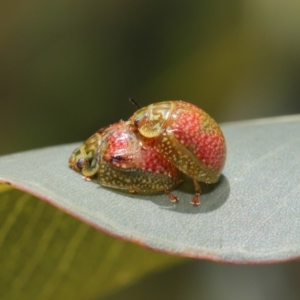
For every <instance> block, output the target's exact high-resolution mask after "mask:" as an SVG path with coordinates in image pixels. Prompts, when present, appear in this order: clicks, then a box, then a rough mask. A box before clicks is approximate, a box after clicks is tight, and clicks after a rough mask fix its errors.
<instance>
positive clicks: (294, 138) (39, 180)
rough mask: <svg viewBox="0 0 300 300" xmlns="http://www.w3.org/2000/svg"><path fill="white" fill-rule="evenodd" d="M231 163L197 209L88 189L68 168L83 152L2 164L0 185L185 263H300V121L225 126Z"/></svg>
mask: <svg viewBox="0 0 300 300" xmlns="http://www.w3.org/2000/svg"><path fill="white" fill-rule="evenodd" d="M222 129H223V132H224V135H225V137H226V141H227V148H228V156H227V162H226V166H225V169H224V171H223V175H222V176H221V178H220V181H219V183H218V184H216V185H213V186H206V185H202V190H203V193H202V195H201V205H200V206H199V207H194V206H192V205H190V203H189V202H190V200H191V197H192V196H193V189H192V187H191V184H190V183H189V182H187V183H186V184H183V185H182V186H181V187H180V188H179V189H178V190H176V191H174V194H176V195H178V196H179V199H180V202H179V203H178V204H172V203H170V202H169V200H168V198H167V197H166V196H165V195H135V194H127V193H123V192H119V191H116V190H112V189H107V188H104V187H102V186H100V185H99V184H97V183H96V182H87V181H84V180H83V179H82V177H81V176H80V175H79V174H78V173H76V172H74V171H73V170H71V169H70V168H69V167H68V158H69V156H70V154H71V152H72V151H73V150H74V149H75V148H76V147H77V146H78V145H79V144H80V143H76V144H71V145H63V146H56V147H50V148H45V149H38V150H33V151H28V152H23V153H17V154H13V155H8V156H3V157H1V158H0V181H2V182H5V183H7V184H10V185H12V186H14V187H16V188H18V189H21V190H23V191H26V192H28V193H31V194H34V195H35V196H37V197H39V198H41V199H44V200H46V201H48V202H49V203H51V204H53V205H55V206H56V207H58V208H61V209H62V210H63V211H65V212H67V213H69V214H71V215H73V216H75V217H77V218H79V219H81V220H82V221H84V222H86V223H88V224H90V225H92V226H94V227H95V228H98V229H100V230H102V231H104V232H107V233H109V234H111V235H113V236H116V237H120V238H122V239H125V240H130V241H133V242H135V243H138V244H140V245H144V246H146V247H149V248H152V249H156V250H159V251H163V252H167V253H172V254H177V255H181V256H188V257H195V258H205V259H212V260H217V261H224V262H234V263H267V262H274V261H284V260H289V259H293V258H296V257H299V256H300V222H299V220H300V171H299V170H300V150H299V149H300V135H299V133H300V117H299V116H291V117H279V118H270V119H263V120H255V121H248V122H235V123H231V124H224V125H223V126H222Z"/></svg>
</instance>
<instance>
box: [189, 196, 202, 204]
mask: <svg viewBox="0 0 300 300" xmlns="http://www.w3.org/2000/svg"><path fill="white" fill-rule="evenodd" d="M199 198H200V193H195V195H194V197H193V199H192V200H191V202H190V203H191V204H193V205H194V206H198V205H199V204H200V200H199Z"/></svg>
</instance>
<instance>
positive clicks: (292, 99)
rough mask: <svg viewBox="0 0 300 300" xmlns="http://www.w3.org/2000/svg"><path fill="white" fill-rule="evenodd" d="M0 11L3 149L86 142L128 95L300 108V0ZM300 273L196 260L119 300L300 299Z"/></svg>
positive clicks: (122, 111)
mask: <svg viewBox="0 0 300 300" xmlns="http://www.w3.org/2000/svg"><path fill="white" fill-rule="evenodd" d="M0 20H1V26H0V104H1V105H0V137H1V147H0V154H7V153H11V152H18V151H22V150H27V149H33V148H37V147H44V146H49V145H57V144H63V143H70V142H75V141H82V140H85V139H86V138H87V137H89V136H90V135H91V134H92V133H94V132H95V131H96V130H97V129H98V128H100V127H102V126H106V125H108V124H111V123H114V122H116V121H118V120H119V119H127V118H128V117H129V116H130V115H131V114H132V113H133V112H134V110H135V108H134V107H133V106H132V105H131V104H130V103H129V102H128V97H133V98H135V99H136V100H137V101H138V102H139V103H140V104H141V106H145V105H148V104H150V103H153V102H157V101H162V100H169V99H184V100H187V101H189V102H192V103H195V104H197V105H198V106H200V107H202V108H203V109H204V110H205V111H207V112H208V113H209V114H210V115H212V116H213V117H214V118H215V119H216V120H217V121H219V122H226V121H235V120H244V119H251V118H260V117H269V116H275V115H285V114H296V113H299V112H300V101H299V98H300V84H299V78H300V1H296V0H294V1H292V0H289V1H284V0H279V1H272V0H228V1H218V0H216V1H208V0H203V1H199V0H198V1H197V0H187V1H176V0H173V1H157V0H151V1H150V0H144V1H133V0H122V1H121V0H100V1H99V0H98V1H94V0H91V1H83V0H73V1H70V0H65V1H58V0H54V1H43V0H42V1H41V0H40V1H37V0H29V1H20V0H13V1H1V2H0ZM199 230H200V229H199ZM237 270H238V271H237ZM253 270H256V271H255V272H254V271H253ZM299 270H300V269H299V266H298V263H289V264H282V265H273V266H261V267H247V266H227V265H219V264H215V263H211V262H199V261H197V262H190V263H189V264H188V265H186V266H184V267H177V268H175V269H174V270H171V271H169V272H165V273H164V274H163V275H162V276H161V277H159V278H160V279H161V280H163V282H164V284H163V285H162V284H161V285H158V281H157V276H155V277H153V276H152V277H150V278H148V279H145V280H146V281H145V280H144V281H143V282H141V283H139V284H137V285H135V286H134V287H133V288H132V290H131V291H130V290H128V291H125V292H124V291H122V293H121V294H116V295H115V296H114V298H109V299H127V298H126V297H128V298H130V299H153V298H147V297H149V295H151V294H150V292H151V291H152V292H154V293H155V294H154V295H155V297H156V298H155V299H166V297H165V298H163V297H164V295H165V294H168V293H169V295H170V294H172V293H173V294H174V295H173V299H177V298H176V296H178V295H181V294H180V292H178V291H184V295H185V296H186V297H185V299H198V298H195V294H193V292H196V291H197V295H202V296H203V295H205V297H204V296H203V297H204V298H205V299H216V298H215V297H214V295H215V294H214V292H215V291H216V290H217V289H218V287H220V286H221V288H220V290H221V291H226V290H227V291H239V292H234V293H230V292H228V293H227V294H226V292H223V293H221V294H222V295H223V298H220V296H219V297H218V299H231V300H232V299H241V298H242V297H243V299H248V298H245V295H243V292H244V291H245V286H246V285H248V284H252V283H253V284H254V287H253V293H254V292H256V294H253V295H255V297H252V298H249V299H254V298H255V299H282V297H279V296H282V294H284V297H285V299H299V297H300V296H299V295H300V293H299V288H298V287H297V281H298V280H299V278H300V277H299ZM172 275H173V277H172ZM198 277H199V278H200V281H201V282H202V281H203V280H205V279H206V281H205V284H203V285H201V282H199V281H198V280H197V278H198ZM215 277H216V278H219V279H218V280H217V281H216V282H215V283H214V278H215ZM224 277H225V279H226V281H225V283H226V287H225V286H223V288H222V282H223V281H222V278H224ZM207 278H209V279H211V280H210V281H209V280H208V279H207ZM243 278H244V279H245V280H244V281H243V280H242V279H243ZM257 278H259V280H258V279H257ZM288 278H293V280H288ZM155 280H156V281H155ZM241 281H242V282H243V283H242V284H241ZM160 282H161V281H160ZM187 282H192V283H193V284H189V285H188V284H187ZM174 283H175V284H176V289H174ZM180 283H181V285H180ZM225 283H224V284H225ZM208 285H212V286H213V288H210V289H208V288H207V286H208ZM195 286H197V290H195ZM200 286H201V287H202V291H201V292H200V291H199V289H200ZM164 287H165V289H164ZM255 287H256V288H255ZM271 287H273V290H272V289H271ZM274 289H275V290H274ZM158 291H160V292H159V294H160V296H159V295H157V293H158ZM174 291H175V292H174ZM176 291H177V292H176ZM271 291H272V293H271ZM269 292H270V293H269ZM182 293H183V292H182ZM202 293H204V294H202ZM239 293H241V294H239ZM287 293H288V294H287ZM134 295H135V296H134ZM249 295H250V294H249ZM265 296H266V297H265ZM134 297H136V298H134ZM159 297H161V298H159ZM203 297H202V298H203ZM270 297H271V298H270ZM204 298H203V299H204ZM178 299H180V298H178ZM181 299H182V297H181Z"/></svg>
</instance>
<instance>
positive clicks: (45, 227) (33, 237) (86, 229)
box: [0, 185, 183, 300]
mask: <svg viewBox="0 0 300 300" xmlns="http://www.w3.org/2000/svg"><path fill="white" fill-rule="evenodd" d="M4 187H7V186H4V185H0V199H1V201H0V253H1V255H0V265H1V271H0V298H1V299H18V300H19V299H20V300H22V299H26V300H27V299H43V300H46V299H95V297H96V296H97V297H99V296H103V295H105V294H107V293H109V292H112V291H115V290H116V289H117V288H119V287H121V286H124V285H126V284H129V283H132V282H134V281H135V280H137V279H139V278H140V277H142V276H143V275H145V274H147V273H150V272H153V271H159V270H162V269H164V268H167V267H169V266H171V265H174V264H176V263H179V262H182V261H183V260H182V259H178V258H176V257H174V256H170V255H165V254H161V253H155V252H153V251H150V250H147V249H144V248H142V247H139V246H137V245H134V244H132V243H128V242H125V241H122V240H119V239H115V238H112V237H110V236H108V235H106V234H104V233H102V232H99V231H98V230H96V229H94V228H93V227H91V226H89V225H87V224H86V223H84V222H81V221H79V220H77V219H75V218H73V217H71V216H70V215H68V214H67V213H65V212H63V211H62V210H60V209H57V208H55V207H53V206H51V205H49V204H48V203H46V202H44V201H41V200H40V199H37V198H35V197H33V196H31V195H29V194H26V193H23V192H21V191H17V190H15V189H12V188H11V187H9V189H7V188H6V190H4Z"/></svg>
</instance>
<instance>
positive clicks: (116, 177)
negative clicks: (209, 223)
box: [69, 100, 226, 205]
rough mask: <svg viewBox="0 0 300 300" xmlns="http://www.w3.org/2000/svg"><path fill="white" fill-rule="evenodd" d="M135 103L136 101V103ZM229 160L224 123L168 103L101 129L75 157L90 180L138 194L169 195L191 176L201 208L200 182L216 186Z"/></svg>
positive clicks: (72, 164) (74, 162) (191, 108)
mask: <svg viewBox="0 0 300 300" xmlns="http://www.w3.org/2000/svg"><path fill="white" fill-rule="evenodd" d="M132 101H133V102H134V100H132ZM225 160H226V143H225V138H224V135H223V133H222V131H221V129H220V127H219V126H218V124H217V123H216V122H215V121H214V120H213V119H212V118H211V117H210V116H209V115H208V114H207V113H205V112H204V111H203V110H201V109H200V108H198V107H197V106H195V105H193V104H190V103H187V102H184V101H181V100H179V101H164V102H159V103H155V104H151V105H149V106H147V107H144V108H140V109H139V110H137V111H136V112H135V113H134V115H133V116H132V117H131V118H130V119H129V120H128V121H126V122H124V121H120V122H118V123H115V124H113V125H111V126H108V127H106V128H103V129H100V130H99V131H98V132H96V133H95V134H94V135H92V136H91V137H90V138H89V139H88V140H86V141H85V142H84V143H83V144H82V145H81V146H80V147H79V148H77V149H75V150H74V151H73V153H72V155H71V157H70V159H69V165H70V167H72V168H73V169H74V170H75V171H78V172H81V173H82V175H83V176H84V177H85V178H86V179H90V178H92V177H97V178H98V182H99V183H100V184H101V185H103V186H107V187H111V188H117V189H121V190H126V191H128V192H137V193H155V192H160V191H164V192H165V193H166V194H167V195H168V196H169V198H170V200H171V201H173V202H175V201H177V197H176V196H174V195H172V194H171V193H170V189H173V188H175V187H177V186H178V185H179V184H180V183H181V182H182V181H183V174H185V175H187V176H188V177H191V178H192V180H193V182H194V186H195V195H194V197H193V198H192V200H191V204H193V205H199V203H200V201H199V198H200V192H201V191H200V185H199V182H205V183H215V182H217V181H218V179H219V176H220V174H221V172H222V170H223V167H224V164H225Z"/></svg>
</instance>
